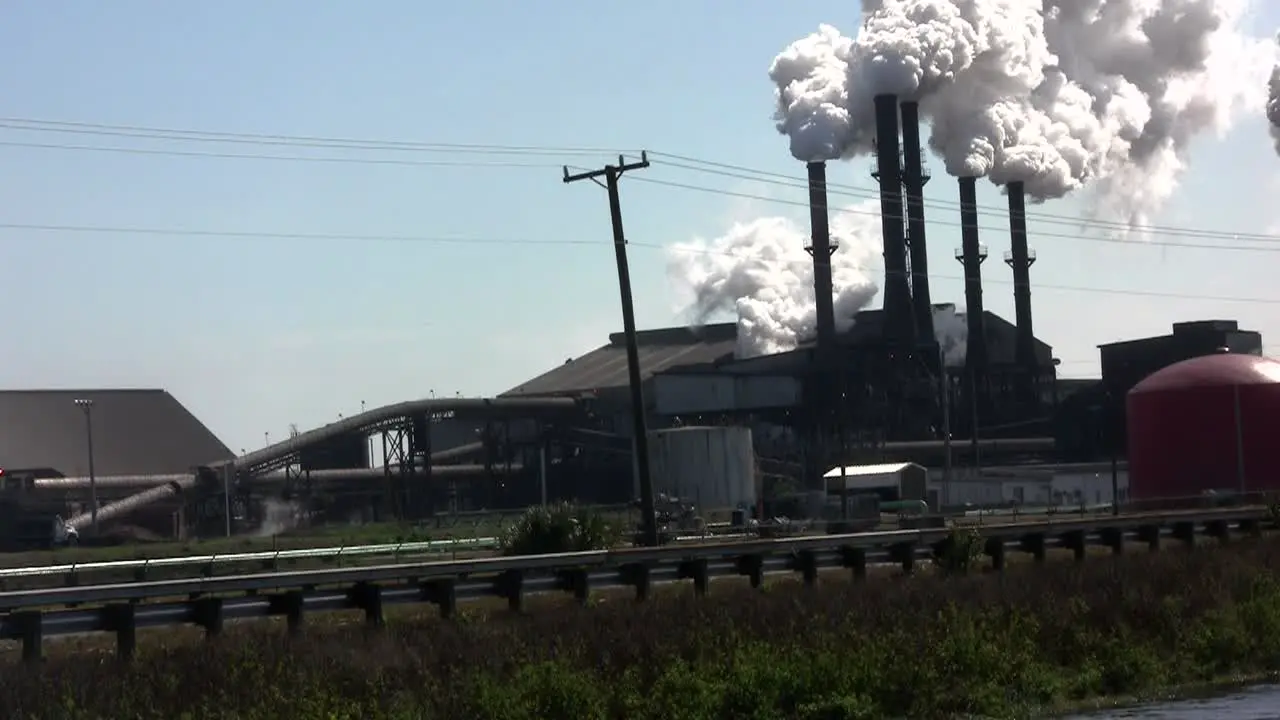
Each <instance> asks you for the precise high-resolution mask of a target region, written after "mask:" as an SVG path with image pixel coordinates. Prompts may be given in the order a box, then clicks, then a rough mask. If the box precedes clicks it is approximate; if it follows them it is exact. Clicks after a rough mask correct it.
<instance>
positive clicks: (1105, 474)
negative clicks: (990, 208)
mask: <svg viewBox="0 0 1280 720" xmlns="http://www.w3.org/2000/svg"><path fill="white" fill-rule="evenodd" d="M875 111H876V112H875V118H876V168H875V173H874V177H875V179H876V180H877V181H878V183H879V189H880V209H881V218H882V223H883V227H882V232H883V238H884V265H885V277H884V280H883V288H884V293H883V297H884V303H883V307H882V308H878V309H871V310H863V311H861V312H858V313H857V314H856V315H855V316H853V317H851V318H838V317H837V316H836V309H835V307H834V303H833V296H834V292H833V288H832V272H831V257H832V254H833V253H834V252H836V248H835V247H833V244H832V241H831V234H830V231H829V228H828V207H827V190H826V168H825V165H824V164H823V163H818V162H815V163H809V164H808V168H807V169H808V179H809V205H810V219H811V234H812V245H811V247H809V248H807V249H808V250H809V252H810V254H811V255H812V258H813V280H814V298H815V310H816V317H817V325H816V332H815V333H814V336H813V337H811V338H807V339H805V340H804V341H803V342H801V343H800V344H799V346H798V347H796V348H795V349H794V350H791V351H789V352H784V353H777V354H771V355H762V356H755V357H739V356H738V355H737V354H736V352H735V351H736V349H737V348H738V347H739V345H740V343H739V340H740V338H739V337H738V333H739V326H738V325H737V324H735V323H724V324H709V325H704V326H700V327H696V328H693V327H675V328H664V329H651V330H641V331H639V332H638V333H637V334H636V337H635V340H636V344H637V348H638V359H639V366H640V379H641V382H642V386H643V395H644V401H645V407H644V415H645V418H646V421H647V423H648V427H649V429H650V431H649V440H650V442H649V460H650V465H651V469H652V476H653V481H654V485H655V489H656V490H657V491H659V492H662V493H663V494H664V495H671V496H678V497H679V498H681V499H682V500H684V501H687V502H689V503H692V504H694V505H696V506H697V507H698V508H701V509H705V510H707V511H733V510H737V511H740V512H742V513H748V514H757V515H761V516H763V515H766V514H769V513H770V512H776V511H777V507H782V506H781V505H779V506H776V507H775V506H772V505H771V503H773V502H774V501H775V500H778V499H780V498H783V497H794V496H804V497H806V498H808V499H807V500H806V503H805V504H804V505H805V507H806V508H808V510H807V512H810V513H828V512H831V510H830V506H831V504H832V503H837V504H840V503H848V502H849V501H850V500H849V498H850V496H859V497H861V496H868V495H870V496H875V497H877V498H879V499H881V500H884V501H921V502H923V503H926V504H927V506H928V507H929V508H930V509H935V510H936V509H944V508H954V507H959V506H990V505H1023V506H1036V507H1040V506H1046V505H1092V504H1106V503H1113V502H1122V503H1123V502H1133V501H1154V500H1159V499H1166V498H1172V497H1187V496H1196V495H1202V494H1204V493H1207V492H1214V493H1234V492H1252V491H1258V490H1267V489H1277V490H1280V479H1278V478H1277V477H1276V476H1275V474H1274V472H1273V470H1272V468H1273V467H1274V466H1275V464H1274V462H1273V461H1272V458H1271V457H1270V456H1269V454H1270V453H1272V452H1274V451H1273V450H1272V449H1271V444H1270V443H1269V442H1268V441H1269V440H1270V439H1271V438H1274V437H1275V436H1276V434H1277V430H1278V429H1280V428H1277V427H1276V426H1277V424H1278V423H1280V421H1277V419H1276V418H1277V417H1280V363H1276V362H1273V361H1271V360H1267V359H1265V358H1263V357H1262V338H1261V336H1260V335H1259V334H1258V333H1256V332H1252V331H1249V330H1246V329H1241V328H1240V327H1239V326H1238V324H1237V323H1236V322H1233V321H1228V320H1194V321H1185V320H1188V319H1186V318H1170V319H1169V322H1170V332H1169V333H1168V334H1166V335H1162V336H1159V337H1152V338H1142V339H1133V340H1126V341H1123V342H1114V343H1110V344H1105V345H1101V346H1100V347H1099V352H1100V358H1101V367H1102V377H1101V378H1099V379H1096V380H1065V379H1059V378H1058V377H1057V366H1056V362H1055V359H1054V353H1053V349H1052V348H1051V347H1050V346H1049V345H1048V344H1047V343H1045V342H1044V341H1042V340H1041V339H1039V338H1037V337H1036V335H1035V333H1034V330H1033V321H1032V318H1033V313H1032V302H1031V290H1032V288H1033V286H1034V283H1033V282H1032V278H1031V268H1032V266H1033V264H1034V261H1035V253H1034V251H1033V250H1032V249H1031V248H1030V246H1029V242H1028V237H1027V227H1026V212H1025V199H1024V191H1023V187H1022V184H1021V183H1018V182H1010V183H1008V184H1007V185H1006V186H1005V191H1006V193H1007V196H1008V203H1009V218H1010V227H1009V235H1008V246H1009V250H1008V252H1006V253H1004V255H1003V259H1004V262H1005V264H1006V265H1008V267H1009V268H1010V271H1011V272H1012V277H1013V283H1014V290H1013V292H1014V300H1015V303H1014V306H1015V317H1014V318H1013V319H1012V321H1010V320H1008V319H1005V318H1002V317H999V316H997V315H995V314H994V313H991V312H989V311H986V310H985V309H984V307H983V286H982V273H983V269H984V261H985V260H986V259H987V257H988V251H987V246H986V245H985V244H983V242H982V239H981V238H980V237H979V223H978V207H977V203H976V199H975V197H976V189H975V188H976V182H977V178H973V177H969V178H966V177H961V178H958V179H957V191H958V196H959V201H960V211H959V213H960V221H961V227H962V247H961V248H959V249H958V250H957V252H956V257H957V259H958V260H959V261H960V263H961V264H962V266H963V268H964V277H965V297H964V298H963V305H964V308H965V309H964V311H962V312H958V311H957V309H956V304H955V303H950V302H939V300H938V299H937V298H933V297H932V296H931V293H930V289H929V269H928V265H927V263H928V260H927V240H926V234H927V228H926V225H925V221H924V217H925V215H924V199H923V188H924V186H925V184H926V183H927V182H928V181H929V180H930V176H929V173H928V171H927V168H926V167H925V166H924V162H923V151H922V148H921V141H920V121H919V108H918V106H917V105H916V104H915V103H913V102H899V101H898V98H896V97H893V96H890V95H881V96H878V97H876V98H875ZM988 272H990V270H989V269H988ZM945 317H951V318H954V319H955V320H957V321H959V322H960V323H962V325H963V327H964V329H965V340H964V348H963V352H962V353H953V352H949V351H948V349H946V348H944V347H943V346H942V345H941V344H940V342H939V339H938V336H939V332H938V330H939V328H938V327H937V326H936V325H937V323H938V322H939V318H945ZM625 341H626V338H625V336H624V334H623V333H618V334H615V335H612V336H610V337H609V338H608V342H607V343H605V344H603V345H601V346H600V347H598V348H596V349H595V350H592V351H590V352H588V353H586V354H585V355H582V356H581V357H577V358H573V359H570V360H568V361H566V362H565V363H564V364H562V365H560V366H558V367H555V368H553V369H550V370H548V371H547V372H545V373H543V374H541V375H538V376H537V377H534V378H531V379H529V380H527V381H526V382H523V383H521V384H520V385H518V386H516V387H513V388H511V389H509V390H508V391H506V392H504V393H502V394H500V395H499V396H497V397H494V398H482V399H471V398H447V399H445V398H442V399H430V400H421V401H411V402H404V403H400V404H396V405H391V406H386V407H382V408H376V409H373V410H368V411H366V412H362V413H360V414H359V415H354V416H350V417H346V418H343V419H341V420H339V421H337V422H334V423H331V424H329V425H326V426H324V427H320V428H316V429H313V430H309V431H306V432H301V433H298V434H296V435H295V436H293V437H291V438H288V439H287V440H285V441H283V442H279V443H275V444H273V445H270V446H268V447H265V448H262V449H259V450H256V451H253V452H248V453H245V454H241V455H236V454H235V453H233V452H231V451H230V449H228V448H227V447H226V446H225V445H224V444H223V443H221V442H220V441H219V440H218V439H217V438H216V437H214V436H213V434H212V433H211V432H209V430H208V429H207V428H205V427H204V426H203V425H202V424H201V423H200V422H199V421H198V420H197V419H196V418H195V417H193V416H192V415H191V414H190V413H189V412H187V411H186V410H185V409H184V408H182V406H181V404H180V403H179V402H178V401H177V400H176V399H175V398H173V397H172V396H171V395H169V394H168V393H166V392H163V391H159V390H119V391H117V390H84V391H78V392H73V391H35V390H31V391H2V392H0V425H2V426H3V427H4V428H5V431H4V432H3V433H2V434H0V468H3V471H0V513H2V514H0V524H3V525H4V526H5V527H7V528H9V530H8V531H7V539H8V541H9V542H10V544H15V543H20V542H27V540H28V539H29V538H39V537H43V536H44V535H48V534H49V533H48V532H46V530H47V528H49V527H51V523H52V524H54V525H58V524H65V526H66V527H68V528H70V529H72V530H74V531H75V532H78V533H80V534H85V533H86V532H87V531H89V530H90V529H91V528H92V529H95V530H96V531H97V533H100V534H102V533H108V532H110V531H111V529H112V528H114V527H122V526H128V527H129V528H131V530H130V531H131V532H134V533H148V534H151V535H155V536H159V537H175V536H176V537H184V536H191V535H199V536H211V535H220V534H224V533H228V532H230V533H238V532H251V531H255V530H257V529H258V528H260V527H261V526H262V525H263V522H264V518H265V516H266V515H267V514H269V513H271V512H276V511H278V508H279V507H281V506H282V505H284V506H287V507H289V508H291V509H292V510H291V512H295V513H296V514H297V515H298V516H299V517H302V518H305V520H301V521H302V522H309V523H316V522H327V521H332V522H347V521H367V520H375V519H391V518H397V519H417V518H425V517H430V516H432V515H435V514H439V513H456V512H465V511H479V510H483V509H510V508H517V507H522V506H527V505H530V504H535V503H539V502H546V501H549V500H556V499H574V500H577V501H580V502H587V503H603V504H615V503H625V502H629V501H632V500H633V499H634V498H635V497H636V496H637V487H636V479H635V472H634V467H635V458H634V457H633V454H634V453H633V436H634V432H633V428H634V425H635V423H634V422H633V421H632V419H631V418H632V403H631V395H630V385H629V373H628V358H627V349H626V342H625ZM89 447H92V450H88V448H89ZM815 498H816V500H815ZM95 508H96V510H95ZM790 512H795V511H794V510H791V511H790ZM58 526H59V527H60V526H61V525H58ZM55 534H56V533H55Z"/></svg>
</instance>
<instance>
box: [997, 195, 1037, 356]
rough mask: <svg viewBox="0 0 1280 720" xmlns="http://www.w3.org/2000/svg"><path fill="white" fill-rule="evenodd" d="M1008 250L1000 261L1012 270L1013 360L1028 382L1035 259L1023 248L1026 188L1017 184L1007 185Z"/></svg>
mask: <svg viewBox="0 0 1280 720" xmlns="http://www.w3.org/2000/svg"><path fill="white" fill-rule="evenodd" d="M1007 188H1008V193H1009V233H1010V249H1009V252H1007V253H1005V254H1004V261H1005V264H1007V265H1008V266H1009V267H1011V268H1013V312H1014V320H1015V322H1016V323H1017V326H1018V332H1017V340H1016V344H1015V346H1014V361H1015V362H1016V363H1017V365H1018V368H1019V369H1020V370H1021V371H1022V372H1024V373H1026V375H1027V378H1028V380H1030V379H1032V378H1034V377H1035V375H1036V373H1037V372H1038V370H1039V368H1038V367H1037V365H1038V363H1037V361H1036V345H1035V332H1034V331H1033V329H1032V327H1031V266H1032V265H1034V264H1035V261H1036V256H1035V253H1034V252H1032V251H1031V250H1030V249H1029V248H1028V247H1027V208H1026V189H1025V187H1024V185H1023V183H1022V182H1021V181H1014V182H1011V183H1009V184H1008V186H1007Z"/></svg>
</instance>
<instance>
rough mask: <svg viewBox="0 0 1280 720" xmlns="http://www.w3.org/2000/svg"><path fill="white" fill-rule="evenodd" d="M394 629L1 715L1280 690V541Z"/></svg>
mask: <svg viewBox="0 0 1280 720" xmlns="http://www.w3.org/2000/svg"><path fill="white" fill-rule="evenodd" d="M388 622H389V623H390V624H391V625H390V627H389V628H388V629H389V630H390V632H382V633H367V632H365V630H364V629H363V628H361V627H351V626H345V625H334V624H328V623H326V622H325V621H324V620H322V619H320V618H317V619H316V621H315V622H314V626H312V623H310V622H309V623H308V625H309V628H308V631H307V632H306V633H304V634H303V635H302V636H300V637H297V638H288V637H286V636H285V635H284V633H283V632H282V631H281V629H279V627H278V626H276V625H274V624H272V623H258V624H254V625H247V626H233V627H228V628H227V630H226V632H225V635H224V636H223V637H221V638H220V639H219V640H218V641H217V642H212V643H199V642H196V643H191V642H183V641H182V640H181V639H176V640H175V639H173V638H174V637H175V636H178V635H180V634H179V633H169V634H166V635H164V636H162V637H163V638H165V639H164V640H163V641H161V642H160V643H159V645H153V644H150V643H148V642H147V641H146V640H145V639H144V637H140V638H139V639H140V646H139V651H140V655H139V657H138V659H137V660H136V661H135V662H134V663H133V664H132V665H129V666H122V665H119V664H116V663H113V662H111V661H110V660H109V659H108V657H106V656H107V655H108V654H107V653H101V652H92V651H84V650H82V651H81V652H80V653H79V654H74V655H68V654H65V653H63V652H57V651H53V652H55V653H56V654H55V656H54V657H51V658H50V659H49V660H48V661H47V662H46V663H45V664H44V665H43V666H42V667H40V668H38V669H32V668H28V667H25V666H21V665H15V666H13V667H11V668H6V674H5V676H4V692H3V693H0V717H5V718H21V719H22V720H41V719H42V718H50V719H54V718H56V719H57V720H99V719H100V718H134V719H135V720H170V719H171V718H186V719H189V720H200V719H202V718H225V719H227V720H230V719H231V718H235V719H236V720H268V719H269V718H297V719H298V720H310V719H312V718H317V719H321V720H357V719H360V720H411V719H412V720H437V719H444V718H469V719H474V720H489V719H491V718H492V719H501V720H526V719H527V720H532V719H533V718H539V717H573V718H580V719H581V720H594V719H595V718H602V719H603V718H609V719H627V720H659V719H661V720H718V719H719V718H734V719H735V720H739V719H740V720H755V719H756V718H760V719H764V718H769V719H770V720H772V719H773V718H799V719H801V720H853V719H862V718H866V719H870V718H880V717H910V718H946V717H974V716H979V717H993V718H1025V717H1033V716H1035V715H1036V714H1038V713H1043V712H1045V711H1051V710H1058V709H1062V708H1064V707H1066V706H1069V705H1071V704H1072V703H1075V702H1079V701H1081V700H1084V699H1089V698H1095V697H1097V696H1099V695H1104V694H1111V695H1120V696H1131V695H1138V696H1141V695H1149V694H1152V693H1157V692H1161V691H1162V690H1163V689H1165V688H1168V687H1171V686H1176V685H1180V684H1184V683H1195V682H1203V681H1210V680H1213V679H1215V678H1219V677H1222V676H1224V675H1249V674H1255V673H1268V672H1276V671H1280V538H1278V537H1274V536H1269V537H1265V538H1263V539H1261V540H1257V541H1239V542H1235V543H1232V544H1231V545H1229V546H1227V547H1223V548H1213V547H1204V548H1197V549H1193V550H1186V549H1169V550H1166V551H1162V552H1159V553H1134V554H1129V555H1122V556H1120V557H1116V558H1108V559H1100V560H1098V561H1093V562H1084V563H1074V562H1069V561H1062V562H1052V561H1051V562H1047V563H1045V564H1043V565H1041V564H1032V563H1026V564H1014V565H1011V566H1010V567H1009V568H1008V569H1007V570H1006V571H1005V572H1004V573H1003V574H989V575H976V574H972V575H968V576H952V577H943V576H942V575H941V574H932V573H931V574H921V575H916V576H896V578H895V579H894V580H892V581H888V580H884V579H878V578H877V577H875V576H872V577H871V578H870V579H868V581H866V582H862V583H852V582H845V581H829V580H827V578H826V577H825V576H824V577H823V578H822V579H821V580H820V581H819V583H818V584H817V585H816V586H814V587H804V586H801V585H800V584H799V583H780V584H778V585H774V586H770V587H769V588H768V589H767V590H766V591H765V592H760V591H758V590H752V589H750V588H748V587H747V586H746V585H745V584H742V583H738V584H735V583H731V582H723V583H721V582H716V583H712V585H711V588H710V592H709V594H708V595H707V596H706V597H705V598H697V597H694V596H693V594H692V593H689V592H687V591H686V592H668V591H660V592H655V593H654V595H653V596H652V597H651V598H650V600H649V601H647V602H644V603H639V604H637V603H634V602H631V601H623V602H615V601H612V600H606V601H605V602H600V603H591V604H588V605H587V606H585V607H584V606H582V605H579V604H577V603H573V602H557V603H554V604H551V605H546V606H542V607H536V608H533V609H531V611H530V613H529V614H522V613H510V612H506V611H501V612H496V613H493V614H488V615H486V614H484V613H482V612H479V611H476V610H472V609H467V610H466V611H464V612H462V613H459V614H458V616H456V618H455V619H451V620H448V621H443V620H440V619H439V618H437V617H435V616H434V615H433V616H430V617H423V616H417V617H414V618H412V619H406V620H397V619H396V618H395V617H394V616H393V617H391V618H389V619H388ZM75 642H79V641H76V640H67V641H66V643H67V644H70V643H75ZM57 645H63V643H58V644H57ZM54 647H56V646H55V644H53V643H50V649H51V651H52V648H54Z"/></svg>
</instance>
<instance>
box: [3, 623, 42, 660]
mask: <svg viewBox="0 0 1280 720" xmlns="http://www.w3.org/2000/svg"><path fill="white" fill-rule="evenodd" d="M8 620H9V622H11V623H13V624H14V626H16V628H17V630H18V635H19V636H20V637H21V638H22V661H23V662H26V663H38V662H40V658H41V657H43V655H44V613H41V612H39V611H37V610H23V611H20V612H15V613H10V615H9V618H8Z"/></svg>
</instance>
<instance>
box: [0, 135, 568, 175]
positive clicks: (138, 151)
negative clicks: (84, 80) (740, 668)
mask: <svg viewBox="0 0 1280 720" xmlns="http://www.w3.org/2000/svg"><path fill="white" fill-rule="evenodd" d="M0 147H25V148H38V149H44V150H76V151H87V152H107V153H123V154H129V155H169V156H176V157H201V158H225V159H231V160H283V161H289V162H318V163H339V164H356V165H405V166H411V167H466V168H489V167H491V168H538V169H541V170H546V169H551V168H554V169H559V168H560V167H561V166H560V165H559V164H556V163H551V162H543V163H533V162H515V161H489V162H476V161H475V160H401V159H398V158H353V157H314V156H306V155H256V154H249V153H220V152H200V151H195V150H156V149H152V148H125V147H103V146H100V145H63V144H54V143H25V142H10V141H4V140H0Z"/></svg>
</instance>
